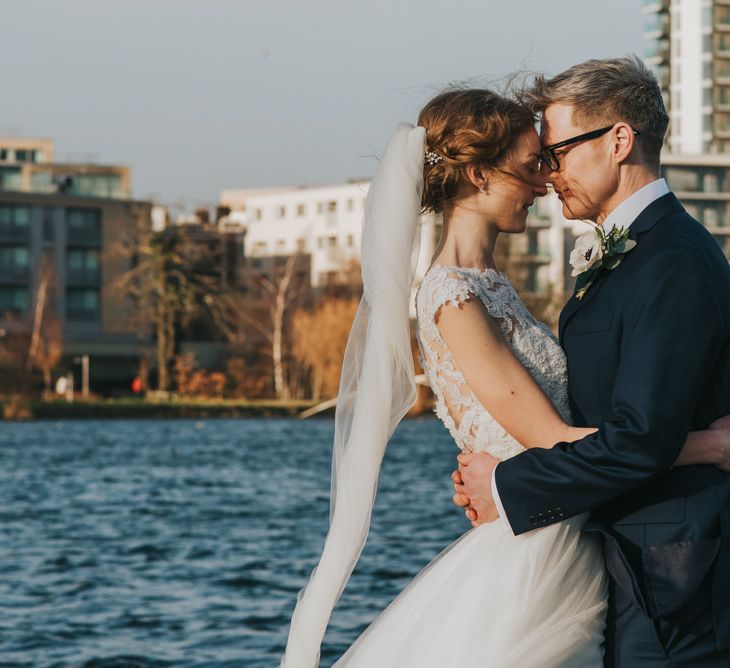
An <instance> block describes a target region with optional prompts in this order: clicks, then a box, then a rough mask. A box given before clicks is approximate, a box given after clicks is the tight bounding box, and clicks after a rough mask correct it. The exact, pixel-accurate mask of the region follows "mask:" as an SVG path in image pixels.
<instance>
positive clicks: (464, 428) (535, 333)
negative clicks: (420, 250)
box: [416, 265, 571, 459]
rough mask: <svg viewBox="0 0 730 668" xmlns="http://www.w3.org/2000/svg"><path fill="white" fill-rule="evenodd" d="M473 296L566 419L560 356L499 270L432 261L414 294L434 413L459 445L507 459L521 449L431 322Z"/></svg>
mask: <svg viewBox="0 0 730 668" xmlns="http://www.w3.org/2000/svg"><path fill="white" fill-rule="evenodd" d="M474 298H476V299H480V300H481V302H482V303H483V304H484V307H485V308H486V309H487V312H488V313H489V315H490V316H491V317H492V318H494V320H495V322H496V323H497V324H498V325H499V327H500V329H501V330H502V334H503V335H504V337H505V339H506V341H507V343H508V345H509V346H510V348H511V349H512V352H513V353H514V354H515V356H516V357H517V359H518V360H519V361H520V362H521V363H522V364H523V365H524V366H525V368H526V369H527V370H528V371H529V372H530V374H531V375H532V376H533V378H534V379H535V381H536V382H537V383H538V384H539V385H540V387H541V388H542V390H543V391H544V392H545V394H546V395H547V396H548V397H549V398H550V400H551V401H552V403H553V405H554V406H555V408H556V409H557V411H558V413H560V415H561V416H562V418H563V419H564V420H565V421H566V422H570V420H571V417H570V408H569V404H568V379H567V364H566V360H565V354H564V353H563V351H562V349H561V348H560V345H559V344H558V342H557V341H556V339H555V337H554V336H553V334H552V332H551V331H550V330H549V329H548V327H547V326H546V325H545V324H544V323H541V322H538V321H537V320H535V318H533V317H532V314H531V313H530V312H529V311H528V310H527V307H526V306H525V305H524V303H523V302H522V300H521V299H520V298H519V296H518V295H517V292H516V291H515V289H514V288H513V287H512V284H511V283H510V282H509V280H508V279H507V277H506V276H505V275H504V274H502V273H500V272H498V271H495V270H493V269H487V270H485V271H481V270H479V269H465V268H462V267H443V266H439V265H434V266H433V267H432V268H431V269H430V270H429V271H428V273H427V274H426V276H425V277H424V278H423V281H422V282H421V286H420V288H419V290H418V294H417V296H416V314H417V319H418V343H419V346H420V349H421V366H422V367H423V369H424V371H425V372H426V376H427V378H428V381H429V384H430V385H431V389H432V390H433V393H434V395H435V397H436V405H435V412H436V415H437V416H438V417H439V418H440V419H441V421H442V422H443V423H444V424H445V425H446V427H447V428H448V430H449V432H450V433H451V435H452V436H453V438H454V440H455V441H456V444H457V445H458V446H459V448H461V449H463V450H470V451H472V452H478V451H487V452H489V453H490V454H492V455H494V456H495V457H499V458H500V459H507V458H508V457H512V456H514V455H516V454H519V453H520V452H522V451H523V450H524V448H523V447H522V445H520V443H518V442H517V441H516V440H515V439H514V438H512V437H511V436H510V435H509V434H508V433H507V432H506V431H505V430H504V429H503V428H502V426H501V425H500V424H499V423H498V422H497V421H496V420H495V419H494V418H493V417H492V416H491V415H490V414H489V412H488V411H487V409H486V408H484V406H482V404H481V403H479V401H478V399H477V398H476V396H474V394H473V393H472V392H471V390H470V389H469V387H468V386H467V383H466V379H465V378H464V375H463V374H462V373H461V371H460V370H459V369H458V368H457V367H456V364H455V363H454V359H453V357H452V355H451V352H450V351H449V350H448V348H447V347H446V344H445V343H444V341H443V339H442V338H441V335H440V333H439V330H438V327H437V325H436V319H437V316H438V313H439V310H440V309H441V308H442V307H444V306H447V305H448V306H451V307H455V306H456V307H458V306H459V305H460V304H462V303H464V302H465V301H467V300H469V299H474Z"/></svg>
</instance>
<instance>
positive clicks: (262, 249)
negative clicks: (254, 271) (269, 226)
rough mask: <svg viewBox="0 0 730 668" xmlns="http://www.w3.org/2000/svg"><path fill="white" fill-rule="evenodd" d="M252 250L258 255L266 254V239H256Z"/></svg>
mask: <svg viewBox="0 0 730 668" xmlns="http://www.w3.org/2000/svg"><path fill="white" fill-rule="evenodd" d="M251 250H252V251H253V252H254V253H255V254H256V255H266V242H265V241H255V242H254V243H253V246H251Z"/></svg>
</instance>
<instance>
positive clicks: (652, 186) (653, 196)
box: [601, 179, 669, 234]
mask: <svg viewBox="0 0 730 668" xmlns="http://www.w3.org/2000/svg"><path fill="white" fill-rule="evenodd" d="M668 192H669V187H668V186H667V182H666V181H665V180H664V179H657V180H656V181H652V182H651V183H647V184H646V185H645V186H644V187H643V188H641V189H639V190H637V191H636V192H635V193H634V194H633V195H631V196H629V197H627V198H626V199H625V200H624V201H623V202H621V204H619V205H618V206H617V207H616V208H615V209H614V210H613V211H611V213H609V214H608V215H607V216H606V219H605V220H604V221H603V223H602V224H601V226H602V227H603V230H604V232H606V234H608V233H609V232H610V231H611V228H612V227H613V226H614V225H615V226H616V227H623V228H624V229H628V228H629V227H631V223H633V222H634V221H635V220H636V218H637V217H638V216H639V214H640V213H641V212H642V211H643V210H644V209H646V207H647V206H649V205H650V204H651V203H652V202H653V201H654V200H657V199H659V198H660V197H663V196H664V195H666V194H667V193H668Z"/></svg>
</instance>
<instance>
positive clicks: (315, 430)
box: [0, 419, 469, 668]
mask: <svg viewBox="0 0 730 668" xmlns="http://www.w3.org/2000/svg"><path fill="white" fill-rule="evenodd" d="M332 433H333V423H332V422H331V421H329V420H311V421H307V422H301V421H297V420H209V421H203V422H196V421H141V420H140V421H131V420H126V421H104V422H102V421H99V422H83V421H67V422H35V423H2V424H0V532H1V534H0V666H2V667H4V666H13V667H16V666H17V667H20V666H33V667H34V668H35V667H41V666H49V667H50V666H75V667H77V666H84V667H87V668H91V667H102V666H103V667H107V668H108V667H112V666H113V667H123V666H124V667H126V666H140V667H142V666H144V667H148V666H149V667H151V666H176V667H177V666H211V667H212V666H237V667H238V666H246V667H247V668H257V667H261V668H263V667H264V666H266V667H271V666H275V665H277V664H278V660H279V658H280V656H281V653H282V651H283V648H284V643H285V641H286V633H287V628H288V621H289V618H290V615H291V612H292V610H293V607H294V601H295V597H296V593H297V591H298V590H299V589H300V588H301V587H302V586H303V585H304V584H305V582H306V580H307V578H308V576H309V573H310V571H311V569H312V567H313V566H314V565H315V563H316V558H317V556H318V555H319V552H320V550H321V548H322V544H323V540H324V535H325V532H326V528H327V521H328V516H329V474H330V452H331V442H332ZM455 455H456V450H455V447H454V445H453V442H452V441H451V440H450V438H449V436H448V434H447V433H446V431H445V430H444V429H443V427H442V426H441V425H440V423H438V422H436V421H435V420H432V419H424V420H414V421H408V422H405V423H403V424H402V425H401V426H400V427H399V428H398V430H397V432H396V434H395V436H394V438H393V440H392V442H391V445H390V446H389V449H388V452H387V454H386V459H385V464H384V467H383V472H382V475H381V481H380V487H379V493H378V500H377V502H376V506H375V510H374V513H373V524H372V530H371V534H370V538H369V540H368V543H367V545H366V548H365V550H364V552H363V555H362V557H361V559H360V563H359V565H358V567H357V569H356V571H355V573H354V574H353V577H352V579H351V581H350V584H349V585H348V587H347V589H346V590H345V592H344V594H343V597H342V599H341V601H340V604H339V605H338V607H337V609H336V610H335V613H334V615H333V617H332V621H331V624H330V627H329V630H328V633H327V636H326V638H325V644H324V646H323V652H322V666H329V665H331V664H332V662H333V661H334V659H335V658H336V657H337V656H339V655H340V654H341V653H342V652H343V651H344V649H345V648H346V647H347V646H348V645H349V643H351V642H352V641H353V640H354V639H355V638H356V637H357V635H358V634H359V633H360V632H361V631H362V630H363V629H364V628H365V626H366V625H367V624H368V623H369V621H371V620H372V619H373V618H374V617H375V615H376V614H377V613H378V612H379V611H380V610H382V609H383V607H384V606H385V605H386V604H387V603H388V601H390V600H391V599H392V598H393V597H394V596H395V594H396V593H397V592H398V591H400V590H401V589H402V588H403V586H404V585H405V584H406V583H407V582H408V580H409V579H410V578H411V577H412V576H413V575H414V574H415V573H417V572H418V570H420V568H422V567H423V566H424V565H425V564H426V563H427V562H428V561H429V560H430V559H431V558H432V557H433V556H434V555H435V554H437V553H438V551H440V550H441V549H442V548H443V547H445V546H446V545H448V544H449V543H450V542H451V541H452V540H454V539H455V538H456V537H457V536H458V535H460V533H462V532H463V531H465V530H467V529H468V528H469V526H468V524H467V522H466V520H465V519H464V517H463V514H462V513H461V511H459V510H458V509H457V508H455V507H454V506H452V505H451V501H450V499H451V494H452V488H451V481H450V478H449V474H450V472H451V470H452V469H453V468H454V461H455V460H454V457H455Z"/></svg>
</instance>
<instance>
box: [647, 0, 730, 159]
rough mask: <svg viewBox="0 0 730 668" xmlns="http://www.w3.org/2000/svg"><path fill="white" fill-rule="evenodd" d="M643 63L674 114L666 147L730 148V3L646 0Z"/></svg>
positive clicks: (686, 149)
mask: <svg viewBox="0 0 730 668" xmlns="http://www.w3.org/2000/svg"><path fill="white" fill-rule="evenodd" d="M643 8H644V15H645V24H644V36H645V38H646V40H647V44H646V51H645V62H646V63H647V64H648V65H650V66H651V67H652V68H653V69H654V71H655V73H656V75H657V78H658V80H659V83H660V85H661V87H662V91H663V93H664V99H665V103H666V106H667V110H668V111H669V115H670V126H669V135H668V137H667V148H668V149H669V150H670V151H672V152H674V153H680V154H685V155H686V154H695V153H719V152H722V151H727V150H728V149H730V0H643Z"/></svg>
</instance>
